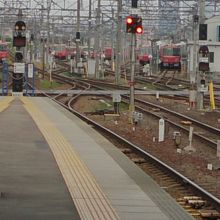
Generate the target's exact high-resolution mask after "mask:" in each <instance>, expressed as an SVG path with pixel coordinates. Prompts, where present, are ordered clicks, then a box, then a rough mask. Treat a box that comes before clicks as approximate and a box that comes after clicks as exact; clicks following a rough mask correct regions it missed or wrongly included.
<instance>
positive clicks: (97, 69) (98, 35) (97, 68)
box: [94, 0, 101, 79]
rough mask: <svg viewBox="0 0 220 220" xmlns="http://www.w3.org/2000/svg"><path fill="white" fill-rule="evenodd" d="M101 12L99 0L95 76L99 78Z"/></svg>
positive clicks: (99, 0) (99, 1)
mask: <svg viewBox="0 0 220 220" xmlns="http://www.w3.org/2000/svg"><path fill="white" fill-rule="evenodd" d="M100 14H101V0H98V8H97V10H96V38H95V50H94V54H95V77H96V78H98V79H99V59H100Z"/></svg>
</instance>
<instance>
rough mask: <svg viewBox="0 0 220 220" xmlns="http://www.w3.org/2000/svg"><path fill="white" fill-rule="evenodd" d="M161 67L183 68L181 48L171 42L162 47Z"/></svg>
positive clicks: (162, 68)
mask: <svg viewBox="0 0 220 220" xmlns="http://www.w3.org/2000/svg"><path fill="white" fill-rule="evenodd" d="M159 65H160V69H161V70H164V69H174V70H181V48H180V46H178V45H175V44H171V45H165V46H161V47H160V64H159Z"/></svg>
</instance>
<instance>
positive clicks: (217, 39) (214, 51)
mask: <svg viewBox="0 0 220 220" xmlns="http://www.w3.org/2000/svg"><path fill="white" fill-rule="evenodd" d="M205 24H207V40H199V41H197V45H198V46H197V53H198V50H199V47H200V46H201V45H206V46H208V48H209V52H210V54H209V55H210V56H209V68H210V72H211V73H213V77H214V78H220V16H214V17H211V18H209V19H207V20H206V21H205ZM188 57H189V59H188V73H192V71H193V42H192V41H188ZM196 63H197V62H196ZM196 66H198V64H197V65H196Z"/></svg>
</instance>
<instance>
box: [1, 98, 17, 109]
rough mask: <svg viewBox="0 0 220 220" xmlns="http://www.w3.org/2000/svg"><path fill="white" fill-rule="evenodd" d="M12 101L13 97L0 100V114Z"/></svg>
mask: <svg viewBox="0 0 220 220" xmlns="http://www.w3.org/2000/svg"><path fill="white" fill-rule="evenodd" d="M12 100H14V97H12V96H6V97H4V98H3V99H1V100H0V112H2V111H4V110H5V109H6V108H7V107H8V106H9V105H10V102H11V101H12Z"/></svg>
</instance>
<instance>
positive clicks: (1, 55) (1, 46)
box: [0, 41, 8, 62]
mask: <svg viewBox="0 0 220 220" xmlns="http://www.w3.org/2000/svg"><path fill="white" fill-rule="evenodd" d="M6 58H8V43H7V42H3V41H0V62H2V59H6Z"/></svg>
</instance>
